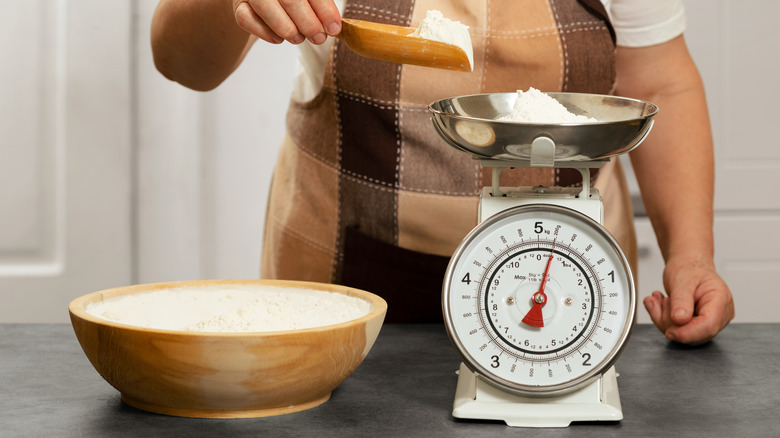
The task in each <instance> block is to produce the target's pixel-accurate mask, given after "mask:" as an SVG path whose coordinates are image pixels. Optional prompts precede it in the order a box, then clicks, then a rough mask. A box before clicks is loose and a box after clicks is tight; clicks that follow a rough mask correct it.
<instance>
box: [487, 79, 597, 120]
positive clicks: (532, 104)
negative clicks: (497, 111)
mask: <svg viewBox="0 0 780 438" xmlns="http://www.w3.org/2000/svg"><path fill="white" fill-rule="evenodd" d="M496 120H500V121H507V122H520V123H593V122H598V120H596V119H594V118H591V117H586V116H580V115H576V114H572V113H570V112H569V110H567V109H566V107H565V106H563V105H561V103H560V102H558V101H557V100H555V99H553V98H552V97H550V96H548V95H547V94H545V93H542V92H541V91H539V90H537V89H536V88H533V87H531V88H529V89H528V91H526V92H523V91H521V90H518V91H517V100H516V101H515V105H514V107H513V108H512V113H511V114H509V115H507V116H504V117H499V118H498V119H496Z"/></svg>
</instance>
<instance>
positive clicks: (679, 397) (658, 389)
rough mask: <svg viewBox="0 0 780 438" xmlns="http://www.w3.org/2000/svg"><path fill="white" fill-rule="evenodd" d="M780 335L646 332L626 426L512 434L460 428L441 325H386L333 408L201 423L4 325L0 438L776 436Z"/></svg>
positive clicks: (761, 330)
mask: <svg viewBox="0 0 780 438" xmlns="http://www.w3.org/2000/svg"><path fill="white" fill-rule="evenodd" d="M778 339H780V325H777V324H753V325H732V326H730V327H729V328H727V329H726V330H725V331H724V332H723V333H721V334H720V335H719V336H718V338H717V339H716V341H714V342H711V343H709V344H706V345H703V346H699V347H686V346H682V345H678V344H674V343H669V342H667V341H666V339H664V338H663V336H661V334H660V333H659V332H658V331H657V330H656V329H655V328H654V327H652V326H647V325H639V326H637V327H636V328H635V330H634V331H633V334H632V336H631V339H630V341H629V344H628V347H627V349H626V351H625V352H624V354H623V356H622V357H621V359H620V360H619V361H618V363H617V370H618V372H619V373H620V377H619V378H618V385H619V387H620V396H621V401H622V405H623V415H624V419H623V421H620V422H612V423H583V424H574V425H572V426H570V427H568V428H566V429H514V428H509V427H507V426H505V425H504V424H503V423H498V422H488V421H461V420H456V419H453V418H452V415H451V408H452V399H453V395H454V392H455V384H456V375H455V370H456V369H457V367H458V364H459V362H460V361H459V357H458V355H457V353H456V352H455V350H454V349H453V348H452V346H451V344H450V342H449V338H448V337H447V333H446V331H445V329H444V327H443V326H441V325H385V327H383V328H382V332H381V334H380V335H379V338H378V340H377V342H376V344H375V345H374V348H373V349H372V350H371V352H370V353H369V355H368V357H367V358H366V360H365V361H364V362H363V364H362V365H361V366H360V367H359V368H358V369H357V370H356V371H355V373H354V374H353V375H352V376H350V377H349V378H348V379H347V380H346V381H345V382H344V383H343V384H342V385H341V386H340V387H339V388H337V389H336V390H335V391H334V392H333V395H332V397H331V399H330V400H329V401H328V402H326V403H325V404H323V405H321V406H319V407H316V408H313V409H310V410H307V411H303V412H298V413H294V414H287V415H281V416H277V417H266V418H251V419H231V420H221V419H220V420H215V419H193V418H179V417H169V416H164V415H158V414H151V413H147V412H144V411H140V410H137V409H135V408H132V407H130V406H127V405H125V404H123V403H122V402H121V400H120V397H119V393H118V392H117V391H116V390H114V389H113V388H112V387H111V386H109V385H108V383H106V382H105V381H104V380H103V379H102V378H101V377H100V375H99V374H98V373H97V372H96V371H95V370H94V369H93V368H92V365H91V364H90V363H89V361H88V360H87V358H86V356H85V355H84V353H83V352H82V351H81V348H80V347H79V344H78V342H77V341H76V337H75V335H74V334H73V330H72V329H71V327H70V326H69V325H65V324H51V325H36V324H5V325H0V394H2V396H1V397H0V436H2V437H6V436H8V437H27V436H34V437H46V436H57V437H70V436H73V437H76V436H77V437H92V436H95V437H110V436H128V437H130V436H133V437H134V436H138V437H153V436H229V437H241V436H271V437H283V436H294V437H303V436H317V437H329V436H334V437H348V436H388V437H396V436H398V437H407V436H424V437H426V438H429V437H436V436H442V437H456V436H468V437H474V436H534V437H546V436H556V437H558V436H577V437H579V438H584V437H591V436H594V437H595V436H598V437H608V436H621V437H634V436H637V437H638V436H641V437H664V438H671V437H695V436H702V437H713V436H715V437H721V436H722V437H754V436H755V437H771V436H780V419H778V418H780V417H779V415H780V341H778Z"/></svg>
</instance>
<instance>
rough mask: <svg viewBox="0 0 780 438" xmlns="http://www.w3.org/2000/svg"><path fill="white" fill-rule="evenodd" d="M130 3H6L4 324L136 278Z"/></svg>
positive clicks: (57, 310)
mask: <svg viewBox="0 0 780 438" xmlns="http://www.w3.org/2000/svg"><path fill="white" fill-rule="evenodd" d="M130 6H131V5H130V4H129V3H127V2H124V3H121V2H120V3H115V2H107V3H106V2H104V3H94V2H90V4H86V2H83V1H69V2H65V1H60V2H43V1H37V2H36V1H32V2H2V3H1V4H0V29H2V32H3V37H2V38H0V44H2V46H0V53H1V54H2V56H3V59H4V62H3V68H2V69H0V72H1V73H0V75H2V76H0V90H1V91H2V96H3V98H2V99H0V119H2V122H0V139H2V140H0V141H1V142H0V156H2V160H0V187H1V188H0V212H2V213H0V300H2V302H3V305H2V306H0V321H2V322H52V321H56V322H64V321H67V318H68V313H67V304H68V302H69V301H70V300H71V299H73V298H75V297H77V296H79V295H81V294H84V293H87V292H91V291H93V290H97V289H102V288H106V287H111V286H116V285H121V284H124V283H127V281H129V278H130V273H131V270H132V267H131V258H130V247H131V244H130V237H131V233H130V223H131V215H130V199H131V197H130V191H131V180H130V163H131V160H130V150H131V149H130V138H131V135H130V126H131V124H130V121H131V115H130V112H129V108H130V107H131V106H130V105H129V102H130V100H131V94H130V90H131V86H130V84H131V81H130V75H129V73H130V65H131V64H130V61H131V60H130V57H129V54H128V52H127V47H129V37H130V29H131V27H130V24H131V17H132V14H131V7H130ZM9 60H10V61H9Z"/></svg>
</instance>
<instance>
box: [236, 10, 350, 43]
mask: <svg viewBox="0 0 780 438" xmlns="http://www.w3.org/2000/svg"><path fill="white" fill-rule="evenodd" d="M233 13H234V15H235V18H236V23H237V24H238V26H239V27H240V28H242V29H244V30H245V31H247V32H249V33H250V34H252V35H255V36H257V37H258V38H260V39H262V40H263V41H267V42H269V43H271V44H280V43H281V42H283V41H285V40H286V41H289V42H290V43H292V44H300V43H302V42H303V41H304V40H305V39H308V40H309V41H310V42H311V43H313V44H318V45H319V44H322V43H324V42H325V40H326V39H327V37H328V35H331V36H335V35H338V34H339V32H341V16H340V14H339V11H338V9H337V8H336V5H335V4H334V3H333V0H233Z"/></svg>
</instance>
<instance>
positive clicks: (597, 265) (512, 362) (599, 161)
mask: <svg viewBox="0 0 780 438" xmlns="http://www.w3.org/2000/svg"><path fill="white" fill-rule="evenodd" d="M548 95H549V96H551V97H553V98H555V99H556V100H558V101H559V102H560V103H561V104H563V105H564V106H565V107H566V108H567V109H568V110H569V111H570V112H572V113H574V114H580V115H586V116H589V117H593V118H595V119H596V120H598V122H595V123H577V124H524V123H515V122H508V121H498V120H496V119H497V118H499V117H501V116H504V115H507V114H510V113H511V111H512V107H513V105H514V102H515V100H516V98H517V94H516V93H495V94H478V95H471V96H460V97H454V98H449V99H443V100H440V101H437V102H434V103H433V104H431V106H430V108H429V109H430V111H431V113H432V114H433V117H432V121H433V125H434V127H435V128H436V131H437V132H438V134H439V135H440V136H441V137H442V138H443V139H444V140H445V141H446V142H447V143H448V144H449V145H450V146H452V147H454V148H455V149H458V150H460V151H463V152H467V153H469V154H471V155H473V157H474V158H475V159H478V160H480V164H481V165H482V166H483V167H490V168H492V186H491V187H485V188H484V189H483V190H482V193H481V194H480V202H479V225H477V227H476V228H474V229H473V230H472V231H471V232H470V233H469V234H468V235H467V236H466V237H465V239H464V240H463V241H462V242H461V244H460V245H459V246H458V248H457V250H456V251H455V253H454V255H453V256H452V259H451V261H450V264H449V266H448V268H447V272H446V275H445V278H444V283H443V292H442V309H443V313H444V320H445V324H446V327H447V331H448V333H449V336H450V339H451V340H452V343H453V345H454V346H455V348H456V350H457V351H458V353H459V354H460V356H461V358H462V360H463V363H462V364H461V366H460V369H459V371H458V384H457V387H456V391H455V401H454V404H453V416H454V417H456V418H463V419H485V420H501V421H504V422H506V423H507V424H508V425H509V426H517V427H565V426H568V425H569V424H570V423H571V422H573V421H618V420H621V419H622V418H623V413H622V409H621V405H620V398H619V394H618V387H617V374H616V372H615V368H614V364H615V362H616V360H617V358H618V356H619V355H620V353H621V352H622V350H623V348H624V347H625V345H626V342H627V340H628V337H629V334H630V331H631V327H632V324H633V322H634V318H635V314H636V291H635V289H634V280H633V275H632V273H631V267H630V266H629V263H628V261H627V259H626V256H625V254H624V253H623V251H622V249H621V248H620V246H619V245H618V243H617V242H616V241H615V239H614V238H613V237H612V236H611V235H610V233H609V232H608V231H607V230H606V229H605V228H604V227H603V225H602V222H603V205H602V202H601V196H600V194H599V192H598V190H597V189H595V188H591V185H590V170H591V169H594V168H599V167H601V166H602V165H603V164H604V163H605V162H607V161H608V160H609V159H610V158H611V157H613V156H616V155H619V154H622V153H626V152H628V151H630V150H632V149H633V148H635V147H636V146H638V145H639V143H641V142H642V140H644V138H645V136H646V135H647V134H648V132H649V131H650V129H651V127H652V123H653V117H654V115H655V114H656V112H657V110H658V108H657V107H656V106H655V105H653V104H651V103H648V102H643V101H640V100H635V99H627V98H621V97H614V96H604V95H593V94H578V93H548ZM518 167H547V168H552V167H557V168H572V169H577V170H578V171H579V172H580V173H581V174H582V187H578V188H572V187H543V186H536V187H509V188H507V187H501V186H500V184H499V176H500V174H501V172H502V171H503V170H505V169H507V168H518Z"/></svg>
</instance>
